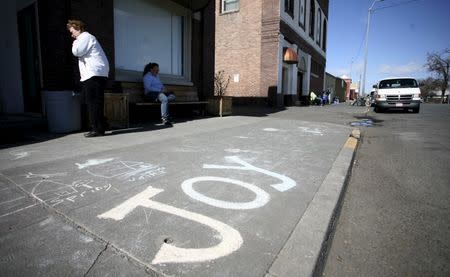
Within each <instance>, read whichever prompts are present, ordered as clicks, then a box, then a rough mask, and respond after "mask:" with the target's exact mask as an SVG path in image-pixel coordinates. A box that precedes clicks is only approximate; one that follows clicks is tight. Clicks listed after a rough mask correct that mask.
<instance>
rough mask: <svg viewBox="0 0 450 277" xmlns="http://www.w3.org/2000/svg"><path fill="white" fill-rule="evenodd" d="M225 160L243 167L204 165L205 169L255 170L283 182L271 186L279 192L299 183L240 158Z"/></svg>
mask: <svg viewBox="0 0 450 277" xmlns="http://www.w3.org/2000/svg"><path fill="white" fill-rule="evenodd" d="M225 160H227V161H229V162H233V163H238V164H240V165H241V166H230V165H215V164H203V168H209V169H235V170H253V171H256V172H259V173H263V174H266V175H269V176H272V177H275V178H277V179H279V180H281V181H282V182H281V183H278V184H274V185H271V187H273V188H274V189H276V190H278V191H281V192H283V191H287V190H289V189H291V188H293V187H295V186H296V185H297V183H296V182H295V181H294V180H292V179H291V178H289V177H287V176H284V175H281V174H278V173H275V172H272V171H269V170H266V169H262V168H259V167H256V166H253V165H251V164H249V163H247V162H245V161H243V160H241V159H240V158H239V157H238V156H226V157H225Z"/></svg>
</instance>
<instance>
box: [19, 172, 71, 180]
mask: <svg viewBox="0 0 450 277" xmlns="http://www.w3.org/2000/svg"><path fill="white" fill-rule="evenodd" d="M66 175H67V173H65V172H64V173H52V174H35V173H31V172H28V173H27V174H25V175H22V176H25V178H27V179H33V178H39V179H49V178H53V177H59V176H66Z"/></svg>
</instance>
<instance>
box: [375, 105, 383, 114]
mask: <svg viewBox="0 0 450 277" xmlns="http://www.w3.org/2000/svg"><path fill="white" fill-rule="evenodd" d="M373 111H374V112H376V113H381V112H382V110H381V108H380V107H378V106H375V107H374V108H373Z"/></svg>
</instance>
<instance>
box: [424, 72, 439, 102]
mask: <svg viewBox="0 0 450 277" xmlns="http://www.w3.org/2000/svg"><path fill="white" fill-rule="evenodd" d="M418 81H419V83H420V84H421V86H420V95H421V96H422V98H423V99H427V98H428V97H432V96H433V94H434V95H435V93H434V91H436V90H440V89H441V82H440V80H438V79H435V78H433V77H428V78H426V79H421V80H418Z"/></svg>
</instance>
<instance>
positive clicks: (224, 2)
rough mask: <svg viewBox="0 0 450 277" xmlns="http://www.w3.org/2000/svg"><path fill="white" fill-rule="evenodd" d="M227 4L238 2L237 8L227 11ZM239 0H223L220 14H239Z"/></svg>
mask: <svg viewBox="0 0 450 277" xmlns="http://www.w3.org/2000/svg"><path fill="white" fill-rule="evenodd" d="M226 2H236V3H237V8H235V9H232V10H225V4H226ZM239 4H240V3H239V0H221V1H220V13H221V14H227V13H234V12H238V11H239V8H240V5H239Z"/></svg>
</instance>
